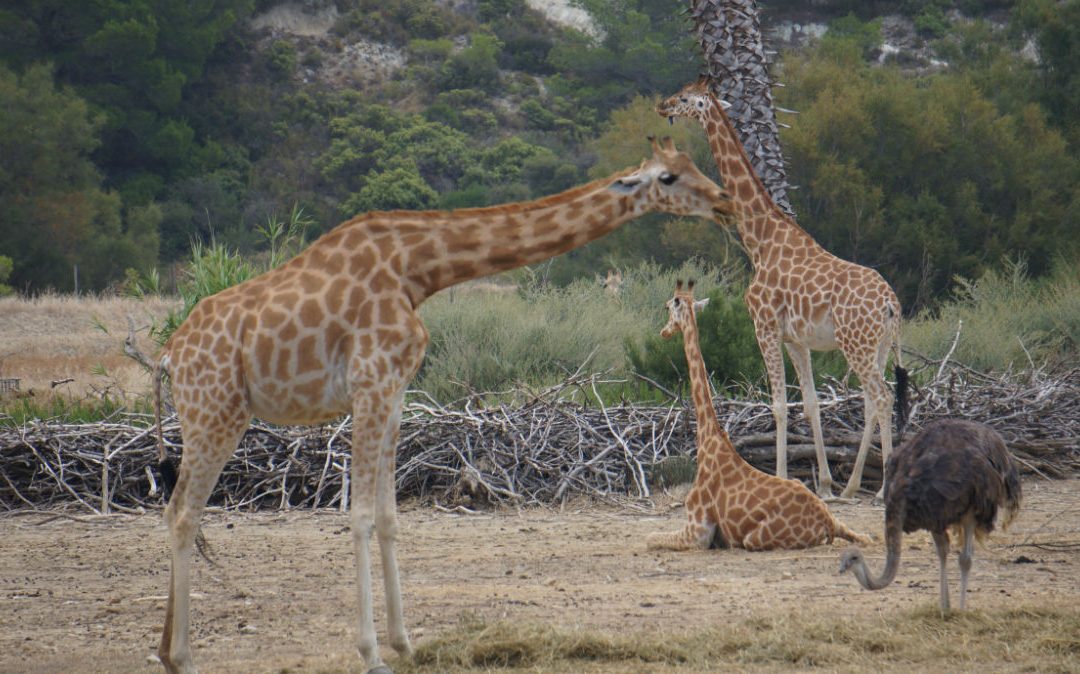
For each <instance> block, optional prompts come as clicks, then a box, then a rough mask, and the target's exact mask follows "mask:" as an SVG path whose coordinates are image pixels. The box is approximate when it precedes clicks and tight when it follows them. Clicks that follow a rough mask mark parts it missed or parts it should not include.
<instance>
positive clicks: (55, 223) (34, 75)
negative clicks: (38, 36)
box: [0, 66, 157, 290]
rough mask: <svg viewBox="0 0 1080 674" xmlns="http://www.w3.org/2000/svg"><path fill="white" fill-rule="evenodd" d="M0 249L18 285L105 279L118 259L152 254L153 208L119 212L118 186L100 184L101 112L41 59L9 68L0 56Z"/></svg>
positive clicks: (66, 285)
mask: <svg viewBox="0 0 1080 674" xmlns="http://www.w3.org/2000/svg"><path fill="white" fill-rule="evenodd" d="M0 98H2V99H3V100H4V101H5V105H4V106H2V108H0V155H2V156H3V162H4V166H3V170H2V171H0V199H2V200H3V202H4V206H5V208H4V211H3V214H0V250H3V251H4V254H5V255H7V256H8V257H10V258H11V260H12V264H13V270H12V272H11V276H10V279H11V283H12V284H13V285H15V286H16V287H39V288H44V287H49V286H51V287H54V288H57V289H61V290H71V289H72V287H73V283H74V278H73V273H72V268H73V267H76V268H78V270H79V271H78V273H79V277H80V283H81V284H82V286H83V287H84V288H86V287H104V286H105V285H107V284H108V283H110V282H112V281H114V280H117V277H116V274H117V273H118V271H120V270H123V269H124V267H125V266H139V267H145V266H146V265H147V263H152V262H153V261H154V260H155V259H156V257H157V232H156V228H157V221H156V220H155V218H154V213H153V212H152V210H147V209H132V210H131V211H129V213H128V214H127V216H128V217H127V218H126V222H125V218H124V213H123V212H122V207H121V202H120V199H119V197H118V195H117V194H116V193H113V192H107V191H105V190H103V189H102V187H101V177H100V175H99V173H98V171H97V169H96V167H95V166H94V164H93V163H92V161H91V159H90V155H91V153H92V152H93V151H94V150H95V149H96V148H97V147H99V142H98V136H97V133H98V129H99V128H100V123H101V118H100V117H97V116H95V115H93V114H92V113H91V112H90V110H89V106H87V104H86V102H85V101H83V100H82V99H80V98H78V97H77V96H76V95H74V93H72V92H71V90H70V89H67V88H61V89H57V88H56V87H55V85H54V82H53V77H52V71H51V69H50V68H49V67H47V66H32V67H30V68H29V69H27V70H26V72H25V73H24V74H22V75H21V76H20V75H16V74H15V73H13V72H11V71H10V70H8V69H7V68H4V67H3V66H0Z"/></svg>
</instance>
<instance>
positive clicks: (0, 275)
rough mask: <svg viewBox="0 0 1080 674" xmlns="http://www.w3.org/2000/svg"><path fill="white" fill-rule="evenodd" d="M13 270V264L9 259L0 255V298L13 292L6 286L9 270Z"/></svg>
mask: <svg viewBox="0 0 1080 674" xmlns="http://www.w3.org/2000/svg"><path fill="white" fill-rule="evenodd" d="M14 268H15V263H14V262H12V261H11V258H10V257H8V256H6V255H0V297H3V296H5V295H10V294H12V293H13V292H15V289H14V288H12V287H11V286H9V285H8V284H7V281H8V279H9V278H11V270H12V269H14Z"/></svg>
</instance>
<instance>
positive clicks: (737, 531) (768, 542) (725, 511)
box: [646, 281, 869, 550]
mask: <svg viewBox="0 0 1080 674" xmlns="http://www.w3.org/2000/svg"><path fill="white" fill-rule="evenodd" d="M708 301H709V300H708V298H705V299H703V300H699V301H696V302H695V301H694V282H693V281H690V282H689V283H688V284H687V287H686V289H685V290H684V289H683V286H682V281H678V282H677V283H676V286H675V294H674V296H673V297H672V298H671V299H670V300H668V302H667V309H668V322H667V325H665V326H664V329H663V330H661V331H660V335H661V336H662V337H663V338H664V339H670V338H671V337H673V336H674V335H675V333H677V332H681V333H682V335H683V350H684V351H685V353H686V363H687V366H688V368H689V370H690V392H691V395H692V397H693V400H694V410H695V412H696V414H697V465H698V467H697V474H696V475H695V476H694V485H693V486H692V487H691V488H690V492H689V493H688V494H687V496H686V514H687V519H688V521H687V523H686V526H685V527H683V529H682V530H681V531H677V532H674V533H664V534H660V533H658V534H651V535H650V536H649V537H648V538H647V539H646V545H647V547H648V548H649V549H650V550H658V549H666V550H693V549H695V548H697V549H702V550H704V549H707V548H709V547H710V546H711V545H712V544H713V543H714V541H715V542H717V543H718V547H729V546H730V547H737V548H744V549H746V550H775V549H788V550H793V549H798V548H808V547H811V546H814V545H821V544H822V543H831V542H832V540H833V538H834V537H839V538H843V539H845V540H848V541H852V542H858V543H868V542H869V539H868V538H866V537H865V536H862V535H860V534H857V533H855V532H853V531H852V530H851V529H848V528H847V527H846V526H845V525H844V524H843V523H841V522H839V521H837V519H836V518H834V517H833V516H832V513H830V512H829V508H828V507H827V506H826V505H825V503H824V502H823V501H822V500H821V499H820V498H818V497H817V496H815V495H814V492H812V491H810V490H809V489H807V488H806V485H804V484H803V483H802V482H799V481H798V480H785V479H783V478H780V477H777V476H775V475H769V474H767V473H763V472H761V471H760V470H758V469H756V468H754V467H753V466H751V465H750V464H749V463H747V462H746V461H744V460H743V458H742V457H741V456H739V453H738V452H736V451H735V447H734V445H732V444H731V439H730V438H729V437H728V434H727V433H726V432H725V431H724V430H723V429H722V428H720V422H719V421H718V420H717V417H716V410H715V409H714V408H713V404H712V393H711V392H710V390H709V376H708V374H707V372H706V370H705V361H704V359H702V357H701V347H700V346H699V344H698V328H697V319H696V318H695V316H694V314H695V313H696V312H697V311H699V310H700V309H701V308H702V307H704V306H705V305H706V304H707V303H708Z"/></svg>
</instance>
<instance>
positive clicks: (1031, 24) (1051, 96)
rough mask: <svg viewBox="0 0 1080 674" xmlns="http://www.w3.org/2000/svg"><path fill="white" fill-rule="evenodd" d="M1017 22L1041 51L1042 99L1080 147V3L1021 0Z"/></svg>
mask: <svg viewBox="0 0 1080 674" xmlns="http://www.w3.org/2000/svg"><path fill="white" fill-rule="evenodd" d="M1016 18H1017V23H1018V24H1019V26H1020V27H1021V29H1023V30H1024V31H1025V32H1027V33H1029V34H1032V35H1033V36H1034V38H1035V41H1036V45H1037V47H1038V51H1039V67H1038V69H1037V72H1038V74H1039V80H1038V84H1039V91H1038V96H1039V100H1040V101H1041V102H1042V103H1043V104H1044V105H1045V106H1046V109H1047V110H1048V111H1049V112H1050V115H1051V117H1052V118H1053V119H1054V120H1055V121H1056V122H1057V123H1058V124H1059V125H1060V126H1061V127H1062V128H1064V129H1066V130H1067V132H1068V133H1069V135H1070V139H1071V141H1072V143H1073V146H1074V148H1075V147H1076V146H1077V145H1080V0H1067V1H1066V2H1054V1H1052V0H1021V1H1020V2H1019V3H1018V5H1017V8H1016Z"/></svg>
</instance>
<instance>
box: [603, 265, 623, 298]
mask: <svg viewBox="0 0 1080 674" xmlns="http://www.w3.org/2000/svg"><path fill="white" fill-rule="evenodd" d="M597 278H598V279H599V278H600V277H599V276H597ZM622 284H623V280H622V271H621V270H618V269H608V272H607V277H606V278H603V279H600V287H602V288H603V289H604V290H605V291H607V293H608V294H609V295H618V294H619V291H620V290H621V289H622Z"/></svg>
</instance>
